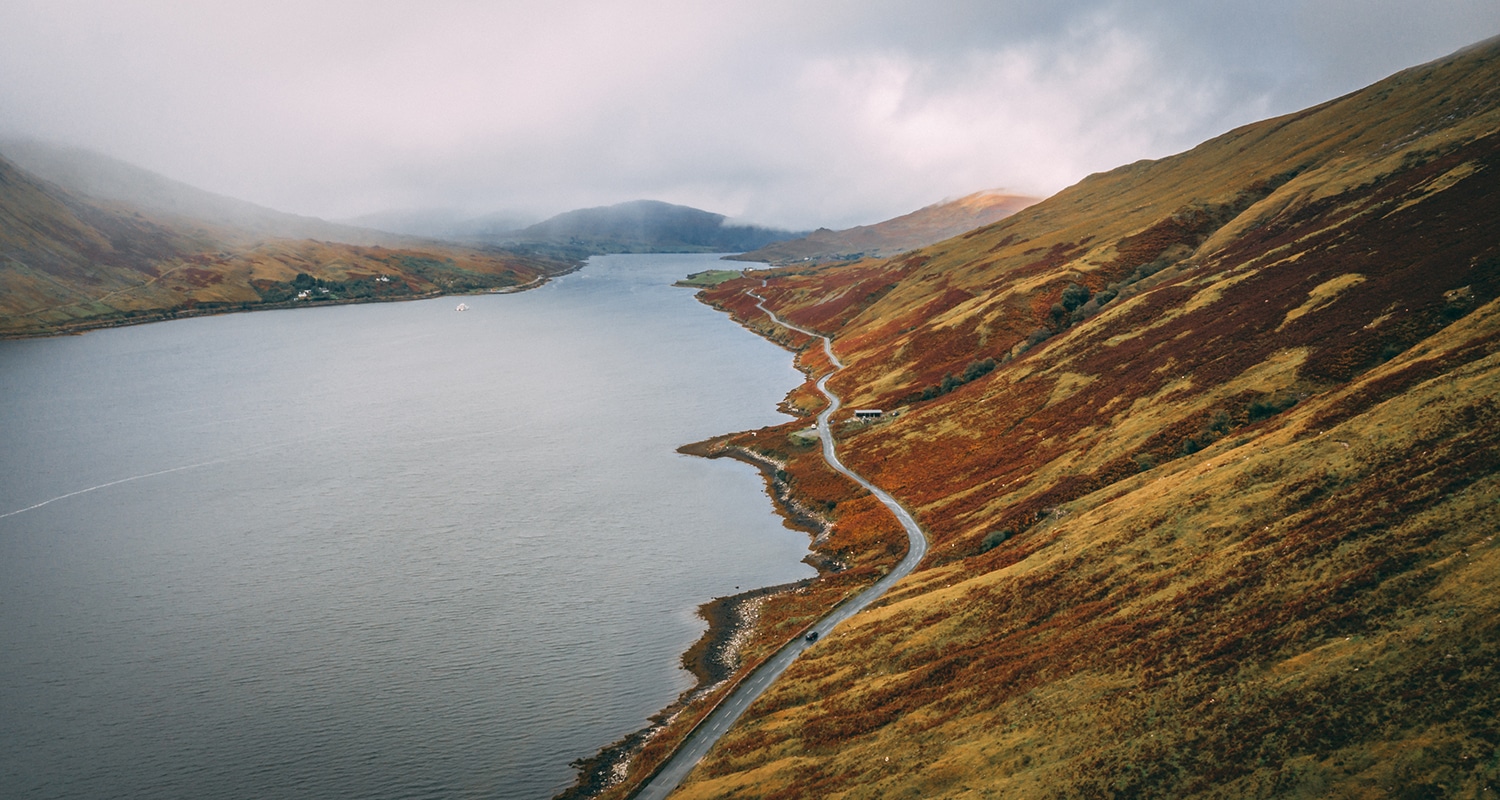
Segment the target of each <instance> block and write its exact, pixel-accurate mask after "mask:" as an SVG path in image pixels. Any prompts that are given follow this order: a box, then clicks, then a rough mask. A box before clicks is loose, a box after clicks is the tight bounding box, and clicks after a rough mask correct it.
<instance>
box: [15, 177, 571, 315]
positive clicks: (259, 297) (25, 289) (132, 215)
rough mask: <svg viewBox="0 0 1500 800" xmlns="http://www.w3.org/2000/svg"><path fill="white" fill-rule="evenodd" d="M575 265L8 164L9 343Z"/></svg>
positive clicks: (502, 282)
mask: <svg viewBox="0 0 1500 800" xmlns="http://www.w3.org/2000/svg"><path fill="white" fill-rule="evenodd" d="M571 266H572V265H571V264H570V263H568V262H562V261H555V260H548V259H539V258H531V257H523V256H519V255H516V254H514V253H503V252H480V251H475V250H465V249H461V248H452V247H442V246H435V245H434V246H427V247H421V248H396V249H386V248H382V247H360V246H354V245H344V244H333V243H329V242H319V241H310V240H299V239H274V238H266V237H263V236H259V235H256V234H255V233H254V232H251V231H246V230H242V229H237V228H230V227H223V226H216V225H210V224H208V223H204V222H200V221H193V222H188V223H184V222H182V221H181V220H180V219H179V218H176V217H161V218H156V217H153V216H152V215H150V214H143V213H141V212H139V211H136V210H133V208H132V207H130V206H126V205H123V204H119V203H109V204H105V203H101V202H98V201H95V200H91V199H88V198H84V197H81V196H79V195H77V194H74V193H72V192H69V191H66V190H64V189H62V188H61V187H58V186H56V185H55V184H52V183H49V182H47V181H44V180H41V179H40V178H38V177H36V176H34V175H31V174H29V173H27V172H26V171H24V170H22V169H20V168H18V167H16V166H15V165H14V164H12V163H10V162H9V161H6V160H5V159H3V158H0V336H38V335H51V334H57V333H68V332H73V331H79V330H86V329H89V328H98V327H105V326H109V325H119V324H126V323H132V322H146V321H151V320H157V319H167V318H171V317H175V316H183V315H195V314H204V313H219V312H224V311H234V310H248V309H252V308H263V307H276V306H291V305H297V304H316V303H330V302H357V301H366V300H384V299H401V298H409V297H418V296H426V295H432V294H438V293H443V292H463V291H481V290H498V289H505V288H508V287H516V286H521V285H525V284H528V283H532V282H535V281H537V280H539V279H541V278H542V277H544V276H546V275H549V274H555V273H557V272H560V271H564V270H566V269H569V268H571ZM299 295H300V296H299Z"/></svg>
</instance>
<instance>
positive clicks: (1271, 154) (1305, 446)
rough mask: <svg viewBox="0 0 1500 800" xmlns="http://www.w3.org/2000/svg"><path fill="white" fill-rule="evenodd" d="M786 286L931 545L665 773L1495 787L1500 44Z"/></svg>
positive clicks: (1360, 793) (1062, 783)
mask: <svg viewBox="0 0 1500 800" xmlns="http://www.w3.org/2000/svg"><path fill="white" fill-rule="evenodd" d="M763 276H769V277H770V282H769V286H768V287H767V288H766V289H765V290H763V292H764V294H766V296H767V297H769V298H771V300H772V302H771V306H772V307H773V308H775V310H776V311H777V313H780V314H783V315H785V316H787V317H789V318H791V319H792V320H794V321H797V322H799V323H801V324H804V325H807V326H809V327H812V328H816V329H820V330H823V331H826V332H828V333H830V334H832V335H833V336H834V337H835V342H836V346H837V349H838V351H839V353H840V356H841V357H842V358H843V359H844V360H845V361H846V362H847V363H848V364H849V365H850V366H849V368H848V369H847V370H846V371H845V372H843V373H841V374H840V375H839V376H838V377H836V378H835V379H834V382H833V383H834V388H835V389H836V390H837V391H838V392H839V393H840V394H842V395H843V396H844V397H846V398H848V400H849V402H848V406H849V407H851V408H853V407H868V406H875V407H884V408H887V409H892V410H899V411H900V412H901V413H900V414H899V416H896V417H894V418H887V419H886V420H885V421H882V422H879V423H876V424H873V425H867V426H859V425H854V424H848V425H846V426H845V427H844V429H843V431H842V432H841V434H840V436H841V444H840V447H841V453H842V454H843V457H844V460H845V461H846V462H847V463H848V464H849V465H850V466H851V467H853V468H855V469H856V470H859V471H861V472H863V473H864V474H865V475H867V476H869V477H870V478H871V479H873V480H874V481H875V482H876V483H878V484H880V485H882V486H883V487H885V488H886V489H888V490H890V491H891V492H892V493H893V494H895V495H896V496H897V497H898V498H900V499H901V500H902V501H903V502H905V503H906V504H907V505H908V507H909V508H911V509H913V510H914V511H915V512H916V514H917V516H918V518H919V519H920V520H921V521H922V523H923V524H924V526H925V527H926V529H927V530H928V532H929V535H930V537H931V539H932V541H933V547H932V555H931V556H930V557H929V559H928V561H927V562H926V563H925V564H924V566H923V569H921V570H919V571H918V572H917V573H915V574H914V575H913V576H912V577H911V578H910V579H908V580H907V581H906V582H904V583H903V584H902V585H901V586H899V587H898V588H897V589H896V591H895V592H894V593H893V595H892V596H891V597H890V598H888V599H887V600H886V601H884V602H883V603H882V605H881V606H880V607H878V608H876V609H874V610H873V611H871V612H867V613H865V614H863V615H861V616H860V617H858V618H856V619H855V620H852V621H851V623H849V624H847V626H846V627H844V628H842V629H840V630H839V631H838V632H836V633H835V634H834V635H833V636H831V637H829V640H827V641H825V642H822V643H820V644H819V645H818V646H816V647H814V648H811V649H810V650H809V652H808V653H807V654H806V655H805V656H804V657H803V658H802V659H801V660H800V661H799V662H798V663H797V664H795V665H793V667H792V668H791V669H790V670H789V671H788V672H787V673H786V675H785V677H784V678H783V679H782V681H780V682H779V683H778V684H777V685H776V686H775V687H773V688H772V690H771V691H770V692H769V693H768V694H767V695H766V696H764V697H762V698H761V699H760V701H758V702H757V703H756V704H755V705H754V706H753V707H752V708H751V709H750V711H749V713H748V714H747V716H746V717H745V718H744V719H743V720H742V721H741V723H740V724H739V725H738V726H737V727H736V728H735V730H733V731H732V732H731V733H730V734H729V735H728V736H727V737H726V738H725V739H724V740H722V741H721V742H720V743H719V745H718V746H717V747H716V749H715V750H714V751H713V752H712V753H711V754H710V755H709V757H708V758H707V759H706V760H705V761H704V763H703V764H701V765H700V767H699V768H698V770H697V771H696V772H695V773H694V774H693V775H692V776H691V777H690V779H689V782H688V783H686V784H684V786H683V787H682V789H681V790H680V791H679V793H678V794H677V795H674V796H676V797H683V798H699V797H703V798H707V797H760V798H770V797H818V798H828V797H871V798H874V797H1163V796H1170V797H1246V796H1255V797H1261V796H1265V797H1272V796H1276V797H1287V796H1302V797H1391V796H1395V797H1444V796H1465V797H1467V796H1486V793H1488V792H1495V791H1500V749H1497V748H1500V722H1497V719H1500V622H1497V621H1500V591H1497V589H1500V545H1497V542H1496V534H1497V533H1500V507H1497V503H1496V500H1497V497H1500V403H1497V395H1500V300H1497V297H1500V40H1492V41H1489V42H1486V43H1484V44H1482V45H1480V46H1476V47H1474V48H1470V49H1469V50H1466V51H1463V52H1461V53H1458V54H1456V55H1454V56H1452V57H1449V58H1446V59H1443V60H1441V61H1438V62H1434V63H1432V64H1428V65H1424V66H1422V67H1418V68H1415V69H1412V70H1408V71H1406V72H1403V73H1400V74H1398V75H1396V76H1393V77H1392V78H1390V79H1388V80H1386V81H1383V82H1381V83H1379V84H1376V85H1375V86H1372V87H1370V88H1369V89H1366V90H1363V91H1360V92H1356V93H1354V94H1351V95H1349V96H1346V97H1343V98H1340V99H1338V100H1335V101H1332V102H1329V103H1326V104H1323V105H1321V106H1318V107H1316V108H1313V109H1309V110H1307V111H1304V112H1301V113H1297V114H1292V115H1289V116H1286V117H1282V118H1278V119H1273V120H1268V121H1266V122H1262V123H1257V124H1254V125H1249V126H1246V127H1244V128H1240V129H1238V130H1235V131H1232V132H1230V133H1228V134H1226V135H1224V136H1221V137H1219V138H1217V139H1214V140H1212V141H1210V142H1207V143H1205V144H1203V145H1202V146H1200V147H1198V148H1196V149H1194V150H1192V151H1190V152H1187V153H1184V154H1181V155H1179V156H1174V157H1171V158H1167V159H1163V160H1160V161H1155V162H1142V163H1138V164H1132V165H1129V166H1127V167H1122V168H1120V169H1118V170H1115V171H1112V172H1109V173H1104V174H1101V175H1095V176H1091V177H1090V178H1088V179H1086V180H1084V181H1083V182H1081V183H1079V184H1078V185H1076V186H1074V187H1072V188H1070V189H1068V190H1066V191H1064V192H1062V193H1060V194H1058V195H1057V196H1055V197H1053V198H1051V199H1049V200H1047V201H1045V202H1043V203H1041V204H1038V205H1036V206H1033V207H1032V208H1029V209H1027V210H1025V211H1022V212H1020V213H1018V214H1017V215H1015V216H1014V217H1011V218H1009V219H1007V220H1004V221H1002V222H1000V223H998V224H995V225H992V226H989V227H987V228H984V229H981V230H978V231H975V232H972V233H969V234H966V235H964V236H961V237H959V238H956V239H952V240H949V241H946V242H943V243H940V244H938V245H935V246H933V247H930V248H927V249H925V250H923V251H920V252H918V253H915V254H912V255H910V256H906V257H902V258H900V259H899V260H893V261H887V262H876V261H867V262H862V263H859V264H855V265H851V266H837V267H827V268H821V269H811V270H804V271H802V272H799V273H793V272H788V271H771V272H768V273H760V274H758V275H757V276H756V277H757V279H758V278H759V277H763ZM756 282H758V280H757V281H756ZM751 284H752V282H751V281H750V280H740V281H734V282H730V283H726V284H724V285H722V286H720V287H717V288H715V289H712V290H708V291H707V292H705V293H704V295H705V298H706V299H707V300H709V301H710V302H715V303H717V304H718V305H720V306H721V307H723V308H725V309H726V310H730V311H731V312H732V313H734V314H735V315H736V317H737V318H742V319H746V320H748V321H751V322H752V325H753V326H754V327H756V328H757V329H761V328H762V327H763V326H764V320H763V319H755V314H754V310H753V307H750V306H747V304H746V303H745V302H744V300H743V299H742V295H741V294H739V293H740V292H742V291H743V290H744V289H745V288H747V286H749V285H751ZM1069 284H1076V285H1077V287H1078V288H1073V289H1069ZM1085 290H1086V291H1085ZM1110 293H1113V297H1112V299H1110V300H1109V302H1107V303H1104V304H1102V305H1101V304H1100V302H1099V300H1100V299H1101V298H1102V297H1103V296H1107V295H1108V294H1110ZM1090 295H1091V296H1090ZM1085 297H1088V300H1087V301H1085V299H1084V298H1085ZM991 362H993V363H992V364H991ZM971 364H974V365H976V366H974V367H973V368H970V365H971ZM987 369H988V371H986V370H987ZM945 376H947V380H945ZM924 398H925V399H924Z"/></svg>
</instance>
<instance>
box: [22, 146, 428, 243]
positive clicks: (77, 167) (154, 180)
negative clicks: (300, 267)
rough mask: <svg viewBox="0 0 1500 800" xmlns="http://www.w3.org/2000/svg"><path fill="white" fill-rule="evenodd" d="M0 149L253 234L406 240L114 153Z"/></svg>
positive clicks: (112, 196) (80, 191)
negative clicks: (207, 186)
mask: <svg viewBox="0 0 1500 800" xmlns="http://www.w3.org/2000/svg"><path fill="white" fill-rule="evenodd" d="M0 155H3V156H4V157H5V158H7V159H9V160H10V161H11V162H12V163H13V164H15V165H16V166H18V167H20V168H21V169H24V170H26V171H27V172H29V173H31V174H32V175H36V176H38V177H40V178H43V179H45V180H47V181H50V182H51V183H54V184H56V185H57V186H60V187H62V188H63V189H66V190H68V191H69V192H71V193H73V194H75V195H82V196H84V197H87V198H90V199H92V200H95V201H100V202H103V203H123V204H126V205H128V206H130V207H131V209H133V210H135V211H140V212H143V213H149V214H151V215H153V216H155V217H158V218H165V219H170V220H172V221H174V222H176V223H178V224H179V225H181V224H183V223H187V222H188V221H197V222H207V223H210V224H213V225H221V226H229V227H232V228H236V229H238V230H240V231H244V232H246V233H249V234H250V235H252V236H257V237H266V236H274V237H279V238H284V239H319V240H322V241H329V242H342V243H344V244H359V245H376V244H378V245H385V246H399V245H403V244H405V245H410V244H413V241H412V240H411V239H410V238H408V237H403V236H397V235H392V234H390V233H386V232H384V231H377V230H370V229H368V228H360V227H355V226H352V225H340V224H337V223H332V222H328V221H326V220H322V219H318V218H317V217H304V216H300V215H297V214H288V213H286V212H283V211H276V210H273V209H270V208H266V207H264V206H258V205H256V204H254V203H248V202H246V201H244V200H237V199H235V198H232V197H225V196H224V195H221V194H214V193H213V192H208V191H204V190H203V189H199V188H197V187H196V186H190V185H188V184H186V183H182V182H181V181H176V180H173V179H171V178H168V177H166V176H165V175H160V174H158V173H155V172H152V171H150V170H148V169H143V168H141V167H138V166H135V165H134V164H129V163H126V162H124V161H120V160H119V159H115V158H110V157H109V156H106V155H103V154H100V153H95V152H93V151H91V150H84V149H81V148H76V147H65V146H62V145H57V144H51V143H47V142H40V141H35V140H28V139H15V140H6V141H0Z"/></svg>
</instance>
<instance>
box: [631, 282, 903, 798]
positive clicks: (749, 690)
mask: <svg viewBox="0 0 1500 800" xmlns="http://www.w3.org/2000/svg"><path fill="white" fill-rule="evenodd" d="M762 285H764V282H762ZM747 294H749V295H750V296H751V297H753V298H755V299H756V301H757V302H756V307H757V308H759V309H760V310H761V311H764V312H766V315H767V316H769V317H770V318H771V319H772V320H774V321H775V322H776V324H778V325H781V326H782V327H785V328H790V329H791V330H794V331H798V332H800V333H805V334H807V335H808V336H815V337H817V338H819V339H822V340H823V351H824V352H825V353H827V354H828V359H829V361H831V362H833V366H834V372H837V371H838V370H841V369H843V368H844V362H842V361H840V360H839V358H838V356H836V355H834V352H833V342H832V340H830V339H829V338H828V337H827V336H824V335H822V334H820V333H815V332H813V331H810V330H807V329H806V328H803V327H799V326H797V325H793V324H791V323H790V322H787V321H786V320H784V319H782V318H780V317H778V316H776V314H775V313H773V312H772V311H771V310H770V309H768V308H766V305H765V298H763V297H761V296H760V295H758V294H756V293H755V292H747ZM832 376H833V372H830V373H828V374H827V375H824V376H823V378H822V379H821V380H819V381H818V391H820V392H822V393H823V396H824V397H827V398H828V407H827V408H826V409H824V410H823V413H821V414H819V415H818V434H819V436H820V438H821V440H822V442H823V458H824V459H826V460H827V461H828V465H829V466H831V467H833V468H834V469H835V470H838V471H839V472H840V473H842V474H844V475H847V476H849V478H850V479H851V480H853V481H854V482H855V483H858V484H859V485H860V486H863V487H865V488H866V489H867V490H869V491H870V493H871V494H873V495H875V497H876V498H878V499H879V500H880V502H881V503H883V504H884V505H885V507H886V508H889V509H890V510H891V513H892V514H895V515H896V520H897V521H899V522H900V523H901V527H902V528H905V529H906V538H907V541H908V548H907V551H906V556H905V557H904V558H902V559H901V561H900V562H898V563H897V564H896V566H895V567H894V568H893V569H892V570H891V571H890V572H888V573H886V575H885V576H884V577H882V578H881V579H880V580H878V581H876V582H875V584H874V585H873V586H871V587H870V588H868V589H866V590H864V591H863V592H860V593H859V594H858V595H855V596H854V597H852V598H850V599H849V600H846V601H844V602H843V603H841V604H839V605H838V606H837V607H836V608H834V609H833V610H832V611H830V612H828V614H827V615H826V616H824V617H823V618H822V619H820V620H818V621H817V622H816V623H814V624H813V625H812V626H811V627H810V628H809V629H808V630H809V631H816V632H817V634H818V640H819V641H822V640H823V639H825V638H826V637H827V636H828V634H829V633H830V632H832V631H833V629H834V628H835V627H837V626H838V624H839V623H840V622H843V621H844V620H846V619H848V618H850V617H852V616H854V615H855V614H858V613H859V612H860V611H861V610H863V609H864V608H865V606H868V605H869V604H871V603H873V602H875V600H876V599H878V598H879V597H880V596H881V595H883V594H885V593H886V592H887V591H889V590H890V588H891V587H892V586H894V585H895V584H896V582H897V581H899V580H901V579H902V578H904V577H906V576H907V575H910V574H911V572H912V570H914V569H916V568H917V564H920V563H921V562H922V558H923V557H924V556H926V555H927V537H926V536H925V535H924V534H923V533H922V529H921V528H920V527H918V526H917V521H916V519H915V518H914V517H912V515H911V512H909V511H907V510H906V509H905V508H904V507H902V505H901V504H900V503H898V502H896V499H895V498H894V497H891V496H890V495H889V494H887V493H886V492H885V491H884V490H883V489H880V488H879V487H877V486H875V484H873V483H870V482H869V481H868V480H865V478H864V477H863V476H861V475H859V474H858V473H856V472H854V471H853V470H851V469H849V468H848V467H846V466H844V463H843V462H842V461H840V460H839V457H838V453H836V452H835V451H834V447H833V432H832V431H831V430H830V429H829V424H828V422H829V420H830V419H831V418H832V417H833V414H834V412H836V411H838V410H839V407H840V405H841V403H840V401H839V398H838V395H835V394H834V393H833V392H831V391H829V389H828V379H829V378H830V377H832ZM816 646H817V643H816V642H808V641H807V640H806V639H805V638H803V637H798V638H796V639H793V640H792V641H791V642H788V643H787V644H786V645H785V646H783V647H782V648H781V649H780V650H778V651H776V654H775V655H773V656H771V657H770V658H769V659H767V660H766V662H765V663H763V664H761V665H760V666H759V667H758V668H756V670H755V671H754V672H752V673H750V675H749V676H747V677H746V678H745V680H744V681H742V682H741V683H740V684H739V685H738V686H736V687H735V688H734V691H733V692H731V693H730V694H729V696H728V697H725V698H724V699H723V700H722V701H721V702H720V703H719V704H718V706H716V707H715V708H714V710H713V712H712V713H711V714H709V715H708V717H707V718H705V719H704V720H703V721H702V722H701V723H699V724H698V727H696V728H694V729H693V731H692V733H689V734H688V736H687V738H686V739H684V740H683V742H682V744H680V745H678V747H677V749H676V750H675V751H674V752H673V753H672V755H671V757H669V758H668V759H667V760H666V762H665V763H663V764H662V766H661V767H659V768H657V770H656V773H655V774H654V775H652V776H651V778H650V780H648V781H647V782H646V783H645V784H644V785H642V786H641V788H639V789H637V790H636V793H635V795H634V798H635V800H662V799H663V798H665V797H666V796H667V795H669V794H671V792H672V790H673V789H676V788H677V785H678V784H680V783H682V780H683V779H684V778H686V777H687V775H688V773H689V772H691V771H692V769H693V767H695V766H697V765H698V762H699V761H700V760H702V758H703V756H704V755H706V754H707V753H708V750H709V748H711V747H713V745H714V743H715V742H717V741H718V740H719V737H721V736H723V735H724V733H725V732H726V731H728V730H729V726H731V725H733V724H734V722H735V720H738V719H739V718H740V715H742V714H744V713H745V709H746V708H749V707H750V704H751V703H753V702H754V701H755V699H756V698H757V697H760V696H761V694H763V693H764V692H765V691H766V689H768V688H770V686H771V683H772V682H773V681H775V680H776V678H777V677H779V676H780V675H781V673H783V672H785V671H786V668H787V667H789V666H791V664H792V662H793V661H796V660H797V656H799V655H801V653H802V651H803V650H805V649H807V648H809V647H816Z"/></svg>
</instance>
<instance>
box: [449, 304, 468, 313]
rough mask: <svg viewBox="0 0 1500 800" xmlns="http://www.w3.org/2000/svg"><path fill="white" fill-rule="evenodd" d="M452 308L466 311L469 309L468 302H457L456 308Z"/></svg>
mask: <svg viewBox="0 0 1500 800" xmlns="http://www.w3.org/2000/svg"><path fill="white" fill-rule="evenodd" d="M453 310H454V311H468V310H469V304H468V303H459V304H458V308H455V309H453Z"/></svg>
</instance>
